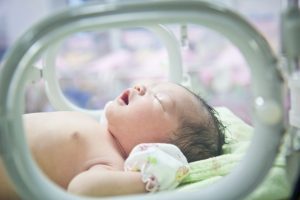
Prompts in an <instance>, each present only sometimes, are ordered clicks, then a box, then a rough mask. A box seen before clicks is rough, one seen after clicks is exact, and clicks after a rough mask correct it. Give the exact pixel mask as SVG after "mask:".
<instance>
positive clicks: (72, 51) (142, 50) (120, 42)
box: [0, 0, 281, 124]
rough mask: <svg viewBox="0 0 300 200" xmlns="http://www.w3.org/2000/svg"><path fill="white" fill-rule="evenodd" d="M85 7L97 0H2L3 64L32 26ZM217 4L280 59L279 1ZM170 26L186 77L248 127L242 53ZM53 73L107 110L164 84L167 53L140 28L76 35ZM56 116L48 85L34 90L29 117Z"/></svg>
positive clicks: (79, 96) (213, 36) (192, 28)
mask: <svg viewBox="0 0 300 200" xmlns="http://www.w3.org/2000/svg"><path fill="white" fill-rule="evenodd" d="M87 2H95V1H83V0H65V1H63V0H26V1H19V0H0V63H1V60H2V59H3V55H4V54H5V52H7V51H8V50H9V48H10V47H11V46H12V45H14V43H15V41H16V40H17V39H18V38H19V37H20V36H21V35H22V34H23V33H24V32H25V31H27V30H28V29H29V28H30V27H31V26H33V25H34V24H36V23H37V22H39V21H40V20H42V19H43V18H45V17H47V16H49V15H51V14H53V13H55V12H57V11H60V10H62V9H65V8H67V7H70V6H80V5H81V4H84V3H87ZM98 2H103V3H105V2H114V3H117V2H118V1H117V0H111V1H104V0H103V1H101V0H99V1H98ZM214 2H217V3H220V4H225V5H227V6H228V7H230V8H231V9H233V10H235V11H237V12H238V13H240V15H242V16H243V17H244V18H246V19H247V20H248V21H249V22H250V23H251V24H252V25H253V26H254V27H255V28H256V29H257V30H258V31H259V32H261V33H262V34H263V36H264V37H265V38H266V39H267V40H268V42H269V44H270V45H271V47H272V48H273V50H274V51H275V53H278V51H279V15H280V11H281V2H280V0H251V1H250V0H224V1H216V0H215V1H214ZM166 26H167V27H168V28H169V29H170V30H172V31H173V33H174V34H175V35H176V38H177V40H178V43H179V45H180V46H181V54H182V59H183V66H184V71H185V72H186V73H187V74H189V76H190V77H191V82H192V84H193V85H195V86H197V88H196V91H197V93H199V94H200V95H201V96H202V97H203V98H204V99H206V100H207V101H208V102H209V103H210V104H211V105H213V106H225V107H228V108H229V109H230V110H232V111H233V112H234V113H235V114H236V115H238V116H239V117H241V118H242V119H244V120H245V121H246V122H248V123H250V124H251V101H252V98H251V74H250V69H249V67H248V66H247V63H246V62H245V60H244V58H243V56H242V55H241V53H240V52H239V51H238V49H237V48H236V47H235V46H233V45H232V44H231V43H230V41H228V40H227V39H226V38H224V37H223V36H222V35H220V34H218V33H216V32H213V31H211V30H208V29H206V28H205V27H201V26H197V25H194V24H187V25H186V27H185V28H186V32H184V31H182V30H183V29H182V26H180V25H178V24H166ZM182 33H184V34H182ZM36 65H37V66H38V67H42V65H43V63H42V61H41V60H39V61H37V63H36ZM53 67H55V70H56V74H57V78H58V80H59V84H60V86H61V88H62V91H63V92H64V94H65V96H66V97H67V98H68V99H69V100H70V101H71V102H73V103H74V104H76V105H78V106H80V107H83V108H87V109H102V108H103V106H104V105H105V103H106V102H107V101H109V100H112V99H114V98H115V97H116V96H117V95H119V94H120V92H121V91H123V90H124V89H125V88H127V87H130V86H132V84H134V83H135V82H138V81H140V80H145V79H154V80H167V78H168V67H169V65H168V52H167V51H166V48H165V46H164V44H163V42H162V41H161V40H160V38H159V36H157V35H155V34H154V33H153V32H151V31H150V30H147V29H145V28H143V27H132V28H129V29H113V30H105V31H94V32H80V33H76V34H72V35H71V36H69V37H68V38H66V39H65V40H64V41H63V42H62V43H61V45H60V46H59V50H58V53H57V58H56V61H55V66H53ZM53 110H55V109H54V108H53V107H52V105H51V104H50V103H49V100H48V98H47V96H46V94H45V89H44V81H43V80H40V81H36V82H34V83H32V84H29V85H28V87H27V89H26V111H25V112H27V113H30V112H47V111H53Z"/></svg>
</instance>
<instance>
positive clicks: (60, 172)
mask: <svg viewBox="0 0 300 200" xmlns="http://www.w3.org/2000/svg"><path fill="white" fill-rule="evenodd" d="M24 125H25V130H26V133H27V134H26V135H27V137H28V142H29V147H30V150H31V152H32V155H33V157H34V160H36V162H37V164H38V165H39V167H40V168H41V169H42V171H43V172H44V173H45V174H47V176H48V178H50V179H51V180H52V181H54V182H55V183H56V184H58V185H59V186H61V187H62V188H64V189H68V186H69V184H70V182H71V180H72V179H73V178H74V177H75V176H76V175H78V174H80V173H81V172H84V171H86V170H89V169H90V168H93V167H94V168H95V167H96V166H98V167H100V166H101V167H105V168H112V169H114V170H120V171H121V170H123V163H124V158H123V156H122V153H121V151H120V149H119V147H118V145H117V144H116V142H115V140H114V139H113V137H112V135H111V134H110V133H109V132H108V131H107V129H105V128H104V127H103V126H101V124H100V123H99V122H97V121H96V120H94V119H93V118H91V117H89V116H87V115H84V114H81V113H77V112H52V113H34V114H26V115H24ZM0 185H1V187H0V199H17V196H16V193H15V192H14V191H13V188H12V185H11V183H10V181H9V179H8V177H7V175H5V170H4V166H3V163H2V161H1V163H0Z"/></svg>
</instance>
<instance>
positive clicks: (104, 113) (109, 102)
mask: <svg viewBox="0 0 300 200" xmlns="http://www.w3.org/2000/svg"><path fill="white" fill-rule="evenodd" d="M111 104H112V101H108V102H107V103H106V104H105V106H104V108H103V113H102V116H101V119H100V122H101V124H107V111H108V110H109V107H110V105H111Z"/></svg>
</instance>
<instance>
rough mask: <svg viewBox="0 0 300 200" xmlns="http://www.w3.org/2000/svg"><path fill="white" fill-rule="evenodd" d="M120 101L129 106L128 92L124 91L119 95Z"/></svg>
mask: <svg viewBox="0 0 300 200" xmlns="http://www.w3.org/2000/svg"><path fill="white" fill-rule="evenodd" d="M121 99H122V101H123V102H124V103H125V104H126V105H128V104H129V90H126V91H125V92H124V93H123V94H122V95H121Z"/></svg>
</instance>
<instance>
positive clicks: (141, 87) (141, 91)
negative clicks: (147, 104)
mask: <svg viewBox="0 0 300 200" xmlns="http://www.w3.org/2000/svg"><path fill="white" fill-rule="evenodd" d="M133 88H134V89H135V90H136V91H137V92H138V94H139V95H141V96H142V95H144V94H145V93H146V87H145V86H144V85H136V86H134V87H133Z"/></svg>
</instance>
